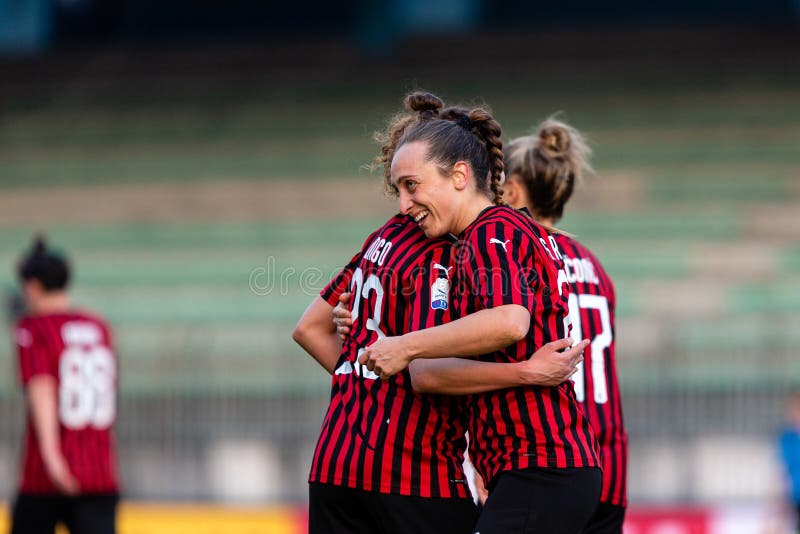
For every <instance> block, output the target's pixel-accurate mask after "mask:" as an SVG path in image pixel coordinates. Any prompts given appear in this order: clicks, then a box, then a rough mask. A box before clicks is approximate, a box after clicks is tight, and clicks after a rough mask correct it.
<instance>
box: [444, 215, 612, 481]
mask: <svg viewBox="0 0 800 534" xmlns="http://www.w3.org/2000/svg"><path fill="white" fill-rule="evenodd" d="M454 262H455V264H454V266H455V271H454V280H453V283H454V290H455V293H454V296H453V300H454V303H453V304H454V306H453V309H454V311H453V314H454V318H455V316H456V315H457V316H459V317H463V316H464V315H467V314H470V313H474V312H477V311H480V310H483V309H488V308H494V307H497V306H502V305H508V304H516V305H519V306H522V307H524V308H526V309H528V310H530V313H531V324H530V329H529V330H528V333H527V334H526V336H525V338H524V339H522V340H520V341H519V342H517V343H515V344H513V345H511V346H509V347H507V348H505V349H503V350H500V351H497V352H494V353H492V354H487V355H484V356H482V357H481V359H482V360H484V361H493V362H518V361H523V360H525V359H527V358H529V357H530V356H531V355H532V354H533V353H534V352H535V351H536V350H537V349H538V348H540V347H541V346H542V345H544V344H545V343H548V342H550V341H554V340H557V339H560V338H562V337H564V335H565V330H566V324H565V320H566V316H567V299H568V296H569V289H568V287H567V284H561V283H559V281H558V277H559V268H560V266H561V265H560V260H559V259H558V257H557V256H556V254H555V252H554V247H553V245H552V243H551V240H550V236H549V235H548V234H547V232H546V231H545V230H544V229H543V228H542V227H540V226H539V225H537V224H536V223H535V222H533V220H532V219H531V218H530V217H528V216H527V215H525V214H524V213H522V212H518V211H515V210H513V209H511V208H509V207H506V206H491V207H489V208H487V209H485V210H484V211H483V212H481V214H480V215H479V216H478V217H477V218H476V220H475V221H473V222H472V224H470V226H468V227H467V228H466V229H465V230H464V232H462V234H461V236H460V241H459V244H458V251H457V252H456V253H455V254H454ZM469 402H470V406H469V412H470V420H469V432H470V458H471V459H472V461H473V463H474V464H475V468H476V469H477V470H478V472H479V473H480V474H481V476H482V477H483V478H484V480H485V481H486V483H487V484H488V483H490V481H491V480H492V478H493V477H494V476H496V475H497V474H498V473H499V472H501V471H506V470H511V469H524V468H527V467H545V468H571V467H595V466H598V465H599V462H598V459H597V451H596V443H595V440H594V436H593V435H592V432H591V429H590V428H589V422H588V420H587V419H586V417H585V416H584V415H583V411H582V409H581V408H580V406H579V404H578V402H577V400H576V398H575V392H574V390H573V388H572V384H571V383H570V382H569V381H567V382H565V383H563V384H561V385H560V386H558V387H517V388H511V389H503V390H498V391H493V392H489V393H484V394H481V395H473V396H471V397H470V401H469Z"/></svg>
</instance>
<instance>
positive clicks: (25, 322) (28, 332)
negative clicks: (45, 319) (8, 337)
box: [14, 316, 37, 348]
mask: <svg viewBox="0 0 800 534" xmlns="http://www.w3.org/2000/svg"><path fill="white" fill-rule="evenodd" d="M36 324H37V321H36V318H35V317H32V316H25V317H22V318H20V319H19V320H18V321H17V322H16V324H15V325H14V343H16V344H17V345H18V346H20V347H23V348H26V347H30V346H31V345H33V341H34V333H35V332H36Z"/></svg>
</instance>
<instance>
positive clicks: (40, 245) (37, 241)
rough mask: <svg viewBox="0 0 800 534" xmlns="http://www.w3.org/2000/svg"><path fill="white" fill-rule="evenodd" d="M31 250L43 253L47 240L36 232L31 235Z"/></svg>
mask: <svg viewBox="0 0 800 534" xmlns="http://www.w3.org/2000/svg"><path fill="white" fill-rule="evenodd" d="M32 252H33V253H34V254H44V253H45V252H47V242H46V241H45V238H44V236H43V235H42V234H37V235H35V236H34V237H33V247H32Z"/></svg>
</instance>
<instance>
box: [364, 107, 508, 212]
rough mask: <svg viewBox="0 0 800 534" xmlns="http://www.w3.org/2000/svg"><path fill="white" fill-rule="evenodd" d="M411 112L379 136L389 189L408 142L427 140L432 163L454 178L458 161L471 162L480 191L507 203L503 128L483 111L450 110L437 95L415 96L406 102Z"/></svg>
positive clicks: (395, 121)
mask: <svg viewBox="0 0 800 534" xmlns="http://www.w3.org/2000/svg"><path fill="white" fill-rule="evenodd" d="M404 105H405V108H406V110H407V112H406V113H403V114H400V115H397V116H395V117H394V118H393V119H392V121H391V122H390V125H389V127H388V128H387V129H386V132H384V133H382V134H379V135H377V136H376V139H377V140H378V141H379V142H381V143H382V145H381V153H380V155H379V156H378V157H377V158H376V163H378V164H382V165H383V171H384V183H385V185H386V187H387V190H388V191H390V192H393V193H396V191H395V190H394V186H393V185H392V182H391V165H392V158H393V157H394V154H395V152H396V151H397V149H398V148H400V147H401V146H402V145H404V144H406V143H411V142H414V141H424V142H426V143H427V145H428V153H427V155H428V158H429V159H430V160H432V161H434V162H435V163H436V164H437V165H439V167H440V170H441V172H442V173H444V174H448V173H449V172H450V169H452V167H453V165H455V163H456V162H458V161H466V162H467V163H469V165H470V167H471V169H472V171H473V173H474V174H475V183H476V186H477V188H478V190H479V191H483V192H485V193H486V194H487V196H490V197H491V198H492V200H493V202H494V203H495V204H502V203H503V176H504V174H503V143H502V141H501V140H500V136H501V134H502V131H501V128H500V124H499V123H498V122H497V121H496V120H495V119H494V117H492V115H491V113H490V112H489V111H488V110H486V109H483V108H475V109H468V108H464V107H459V106H452V107H447V108H446V107H444V102H443V101H442V99H440V98H439V97H437V96H436V95H433V94H431V93H425V92H413V93H410V94H409V95H407V96H406V98H405V101H404Z"/></svg>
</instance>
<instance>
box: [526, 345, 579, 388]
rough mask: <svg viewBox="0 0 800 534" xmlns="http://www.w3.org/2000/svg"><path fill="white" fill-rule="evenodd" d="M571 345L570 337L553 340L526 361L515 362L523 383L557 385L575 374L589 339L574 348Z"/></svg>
mask: <svg viewBox="0 0 800 534" xmlns="http://www.w3.org/2000/svg"><path fill="white" fill-rule="evenodd" d="M570 345H572V340H571V339H569V338H567V339H559V340H557V341H551V342H550V343H547V344H545V345H543V346H542V347H541V348H540V349H539V350H537V351H536V352H534V353H533V356H531V357H530V358H529V359H527V360H526V361H524V362H520V363H517V364H514V365H518V366H519V371H520V379H521V380H522V383H523V384H526V385H530V386H557V385H559V384H561V383H562V382H564V381H566V380H567V379H568V378H569V377H571V376H572V375H574V374H575V373H576V372H577V371H578V364H580V363H581V362H582V361H583V351H584V349H586V347H588V346H589V340H588V339H584V340H583V341H581V342H580V343H577V344H576V345H575V346H574V347H572V348H569V346H570ZM564 349H567V350H564ZM562 350H563V351H564V352H561V351H562Z"/></svg>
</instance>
